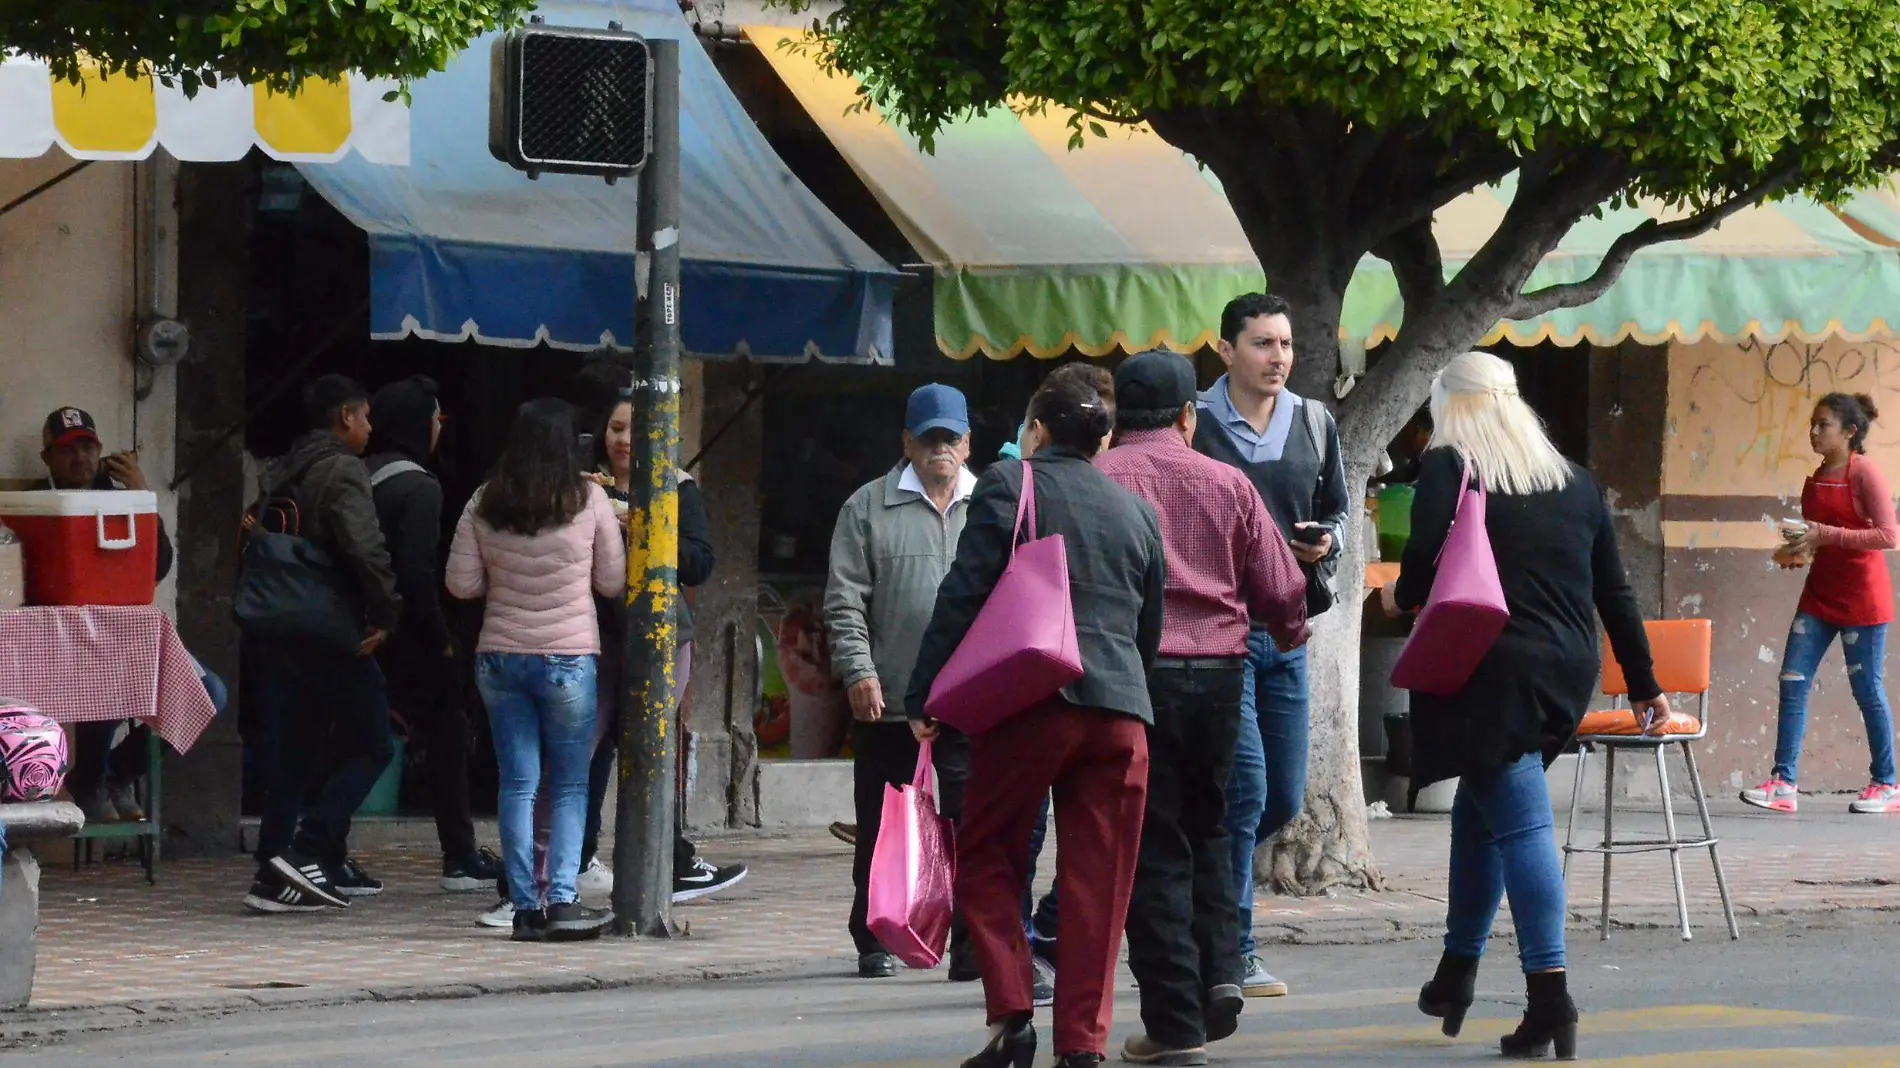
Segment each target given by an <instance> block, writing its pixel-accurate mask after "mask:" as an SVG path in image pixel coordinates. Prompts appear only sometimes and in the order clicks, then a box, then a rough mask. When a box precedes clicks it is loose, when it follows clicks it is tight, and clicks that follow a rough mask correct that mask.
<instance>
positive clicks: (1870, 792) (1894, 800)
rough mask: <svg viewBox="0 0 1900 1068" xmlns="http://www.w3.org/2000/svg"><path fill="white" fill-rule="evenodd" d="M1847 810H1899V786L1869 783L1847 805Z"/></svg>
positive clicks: (1880, 811)
mask: <svg viewBox="0 0 1900 1068" xmlns="http://www.w3.org/2000/svg"><path fill="white" fill-rule="evenodd" d="M1847 811H1849V812H1871V813H1876V814H1877V813H1883V812H1900V786H1888V785H1886V784H1884V783H1871V784H1869V785H1868V787H1867V789H1865V790H1862V791H1861V792H1860V797H1859V798H1857V799H1856V800H1855V801H1854V803H1853V804H1851V805H1849V806H1847Z"/></svg>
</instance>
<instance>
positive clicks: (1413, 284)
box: [1372, 215, 1445, 318]
mask: <svg viewBox="0 0 1900 1068" xmlns="http://www.w3.org/2000/svg"><path fill="white" fill-rule="evenodd" d="M1372 254H1373V255H1375V256H1377V257H1379V258H1380V259H1382V260H1384V261H1386V262H1387V263H1389V264H1391V265H1392V274H1393V276H1394V277H1396V278H1397V279H1398V283H1399V297H1400V299H1402V300H1403V301H1404V302H1405V310H1406V313H1407V316H1406V317H1407V318H1412V317H1415V316H1417V315H1418V314H1419V313H1420V312H1422V311H1423V310H1424V308H1425V306H1426V305H1427V304H1429V303H1431V302H1432V301H1434V300H1436V299H1438V296H1439V295H1440V294H1441V293H1443V292H1444V291H1445V258H1444V254H1443V253H1442V252H1441V251H1440V250H1439V247H1438V235H1437V234H1435V233H1433V232H1432V220H1431V217H1430V216H1429V215H1428V216H1426V217H1425V218H1424V219H1420V220H1417V221H1415V222H1413V223H1412V224H1411V225H1410V226H1407V227H1405V228H1403V229H1401V230H1399V231H1397V232H1395V233H1393V234H1392V235H1391V236H1389V237H1387V238H1386V239H1385V240H1384V241H1381V242H1380V243H1378V244H1376V245H1374V246H1372Z"/></svg>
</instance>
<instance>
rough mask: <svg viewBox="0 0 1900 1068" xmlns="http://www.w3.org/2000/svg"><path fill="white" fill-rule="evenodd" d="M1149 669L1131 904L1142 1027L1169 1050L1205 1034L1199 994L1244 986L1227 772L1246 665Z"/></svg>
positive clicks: (1200, 1040)
mask: <svg viewBox="0 0 1900 1068" xmlns="http://www.w3.org/2000/svg"><path fill="white" fill-rule="evenodd" d="M1168 663H1170V662H1164V666H1157V667H1156V669H1155V670H1154V671H1153V672H1151V673H1150V674H1149V676H1148V694H1149V697H1150V699H1151V701H1152V702H1153V704H1154V714H1155V724H1154V726H1152V727H1150V728H1148V805H1147V809H1146V813H1145V815H1144V817H1143V823H1142V829H1141V853H1140V858H1139V860H1138V861H1137V863H1136V867H1135V888H1134V893H1133V895H1132V897H1131V898H1130V900H1129V908H1128V927H1127V931H1128V964H1129V967H1130V969H1131V970H1132V971H1133V972H1134V973H1135V981H1136V982H1138V983H1140V984H1141V1022H1142V1024H1143V1025H1144V1026H1145V1027H1146V1029H1147V1032H1148V1036H1149V1037H1150V1038H1152V1039H1154V1040H1155V1041H1157V1042H1159V1043H1161V1044H1162V1045H1163V1046H1166V1047H1170V1048H1193V1047H1195V1046H1200V1045H1202V1044H1204V1043H1205V1042H1206V1040H1207V1035H1206V1024H1205V1022H1204V1019H1203V1018H1204V1016H1205V1013H1206V992H1207V990H1208V989H1209V988H1211V987H1214V986H1218V985H1221V984H1223V983H1234V984H1238V983H1239V982H1240V981H1241V963H1240V933H1239V930H1238V924H1239V915H1238V912H1237V911H1236V910H1237V909H1238V903H1237V902H1236V901H1235V898H1234V880H1233V874H1232V868H1233V861H1232V859H1231V858H1230V857H1229V855H1228V853H1229V847H1228V842H1227V801H1226V796H1227V778H1228V776H1229V775H1230V774H1231V773H1232V771H1233V766H1234V745H1235V742H1236V739H1237V738H1238V737H1239V732H1240V698H1241V687H1242V685H1243V681H1244V677H1243V675H1242V669H1243V661H1241V660H1239V659H1235V660H1205V661H1188V662H1185V664H1183V662H1180V661H1175V662H1171V663H1172V664H1174V665H1181V666H1165V665H1166V664H1168Z"/></svg>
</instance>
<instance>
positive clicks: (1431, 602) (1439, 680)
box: [1392, 466, 1511, 697]
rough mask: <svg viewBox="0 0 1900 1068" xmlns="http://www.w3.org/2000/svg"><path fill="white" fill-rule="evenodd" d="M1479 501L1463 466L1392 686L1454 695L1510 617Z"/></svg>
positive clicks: (1480, 497) (1479, 493) (1480, 486)
mask: <svg viewBox="0 0 1900 1068" xmlns="http://www.w3.org/2000/svg"><path fill="white" fill-rule="evenodd" d="M1484 503H1485V493H1484V483H1483V482H1482V481H1480V482H1479V483H1478V484H1477V485H1476V486H1473V485H1472V484H1471V469H1470V467H1469V466H1467V467H1466V469H1465V473H1464V478H1463V479H1461V480H1460V482H1459V485H1458V514H1457V515H1455V516H1453V517H1452V521H1451V530H1450V531H1449V532H1447V533H1446V535H1445V544H1444V545H1443V546H1442V547H1440V549H1439V550H1438V575H1437V577H1436V578H1434V579H1433V580H1432V594H1431V597H1430V598H1428V599H1427V600H1426V602H1425V610H1424V611H1423V612H1420V613H1419V616H1418V621H1417V622H1415V623H1413V624H1412V636H1411V637H1410V638H1408V639H1406V642H1405V648H1404V649H1401V650H1400V651H1399V662H1398V663H1397V664H1395V665H1393V667H1392V685H1394V686H1396V687H1398V688H1399V689H1401V690H1413V691H1416V692H1418V693H1428V694H1433V695H1436V696H1440V697H1449V696H1451V695H1452V694H1456V693H1459V692H1460V691H1462V690H1463V689H1464V688H1465V685H1466V684H1467V683H1469V682H1470V681H1471V676H1472V675H1473V674H1474V673H1475V672H1476V671H1477V670H1478V664H1479V662H1480V661H1482V660H1483V659H1484V658H1485V654H1487V653H1489V652H1490V651H1491V647H1492V646H1493V645H1496V644H1497V640H1498V635H1499V634H1502V633H1503V632H1504V624H1505V623H1506V622H1508V621H1509V620H1510V618H1511V610H1510V609H1509V608H1508V607H1506V606H1505V603H1504V586H1503V584H1502V583H1501V582H1499V581H1498V561H1497V558H1496V557H1495V556H1493V555H1492V554H1491V535H1490V534H1489V533H1488V532H1487V531H1486V530H1485V527H1484Z"/></svg>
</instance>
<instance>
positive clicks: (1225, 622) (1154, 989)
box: [1096, 352, 1307, 1064]
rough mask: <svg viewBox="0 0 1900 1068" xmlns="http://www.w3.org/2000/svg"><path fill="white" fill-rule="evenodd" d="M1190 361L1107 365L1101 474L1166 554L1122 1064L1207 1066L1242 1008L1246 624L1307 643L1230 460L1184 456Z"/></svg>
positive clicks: (1272, 537) (1291, 588)
mask: <svg viewBox="0 0 1900 1068" xmlns="http://www.w3.org/2000/svg"><path fill="white" fill-rule="evenodd" d="M1195 405H1196V391H1195V382H1194V368H1193V367H1192V365H1190V364H1189V363H1188V361H1187V360H1186V359H1185V358H1184V357H1181V356H1178V355H1176V354H1174V353H1171V352H1145V353H1142V354H1140V355H1138V356H1134V357H1131V358H1130V359H1128V360H1127V361H1125V362H1124V363H1123V364H1122V365H1121V368H1120V369H1119V370H1118V371H1117V372H1116V374H1115V425H1116V434H1117V437H1116V445H1115V447H1114V448H1112V449H1110V450H1109V451H1107V452H1105V453H1103V454H1102V456H1101V458H1099V459H1098V460H1096V466H1097V467H1098V468H1099V469H1100V470H1101V471H1102V473H1103V474H1105V475H1107V476H1108V477H1109V478H1112V479H1114V480H1115V481H1116V482H1117V483H1119V484H1120V485H1121V486H1122V487H1123V488H1124V489H1127V490H1128V491H1129V492H1131V493H1133V494H1135V495H1136V496H1138V497H1140V498H1141V499H1142V500H1144V501H1147V502H1148V503H1149V505H1151V506H1152V507H1153V508H1154V510H1155V515H1156V517H1157V518H1159V519H1160V521H1161V543H1162V548H1163V550H1164V552H1165V553H1166V555H1167V561H1168V583H1167V591H1166V595H1165V598H1164V606H1165V608H1164V614H1163V621H1162V631H1161V655H1160V658H1159V659H1158V660H1156V661H1155V665H1154V670H1153V671H1151V672H1150V673H1149V676H1148V693H1149V698H1150V700H1151V701H1152V703H1153V705H1154V711H1155V718H1154V726H1152V727H1150V728H1148V761H1149V764H1148V801H1147V809H1146V812H1145V815H1144V817H1143V823H1142V832H1141V853H1140V858H1139V860H1138V861H1137V865H1136V869H1135V886H1134V893H1133V895H1132V896H1131V898H1130V901H1129V909H1128V963H1129V967H1130V968H1131V969H1132V970H1133V971H1134V973H1135V981H1136V982H1137V983H1139V984H1140V986H1141V1019H1142V1023H1143V1025H1144V1026H1145V1028H1146V1033H1144V1034H1138V1035H1134V1036H1131V1037H1130V1038H1129V1039H1128V1042H1127V1044H1126V1045H1125V1046H1124V1047H1123V1049H1122V1059H1123V1060H1125V1061H1129V1062H1131V1063H1134V1064H1204V1063H1206V1048H1205V1047H1206V1044H1207V1043H1208V1042H1210V1041H1218V1040H1219V1039H1223V1038H1226V1037H1227V1036H1229V1035H1231V1034H1233V1033H1234V1030H1235V1028H1236V1027H1237V1026H1238V1024H1239V1016H1240V1010H1241V1007H1242V1005H1244V1004H1245V1001H1244V999H1243V998H1242V996H1241V986H1240V983H1241V977H1242V965H1241V958H1240V952H1239V945H1240V942H1239V937H1238V933H1237V931H1236V929H1235V928H1236V924H1237V922H1238V904H1237V902H1236V900H1235V893H1234V882H1233V872H1232V869H1231V863H1232V862H1231V859H1230V857H1229V852H1230V848H1231V847H1230V846H1229V844H1228V841H1227V829H1226V816H1227V808H1226V790H1227V780H1228V777H1229V775H1230V774H1231V773H1232V769H1233V762H1234V748H1235V743H1236V739H1237V738H1238V736H1239V732H1240V715H1241V714H1240V709H1241V693H1242V686H1243V683H1244V677H1243V675H1242V672H1243V670H1244V669H1245V665H1246V657H1247V634H1248V629H1249V625H1250V620H1251V621H1257V622H1258V624H1259V625H1260V626H1262V627H1264V628H1266V630H1267V632H1268V633H1269V634H1271V635H1272V636H1273V640H1274V642H1275V643H1276V644H1278V645H1279V647H1280V648H1281V649H1294V648H1298V647H1299V646H1300V645H1302V644H1304V643H1305V641H1306V636H1307V628H1306V578H1305V575H1304V574H1303V573H1302V572H1301V571H1300V568H1299V564H1298V563H1297V562H1296V561H1295V560H1294V557H1293V553H1292V551H1291V550H1290V549H1289V548H1288V547H1287V543H1286V539H1285V538H1284V537H1283V536H1282V535H1281V534H1280V530H1279V528H1278V527H1277V526H1275V525H1274V522H1273V518H1272V517H1271V516H1270V515H1268V514H1267V507H1266V504H1265V503H1264V502H1263V501H1262V500H1261V497H1260V492H1259V490H1257V489H1255V488H1254V485H1253V483H1252V482H1250V481H1248V479H1247V476H1246V475H1244V474H1242V473H1241V472H1240V471H1239V470H1238V469H1236V468H1234V467H1231V466H1229V465H1227V464H1223V463H1221V462H1220V461H1218V460H1214V459H1210V458H1209V457H1206V456H1203V455H1201V454H1200V453H1198V452H1196V451H1194V447H1193V445H1192V444H1191V443H1192V442H1193V440H1194V425H1195Z"/></svg>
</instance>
